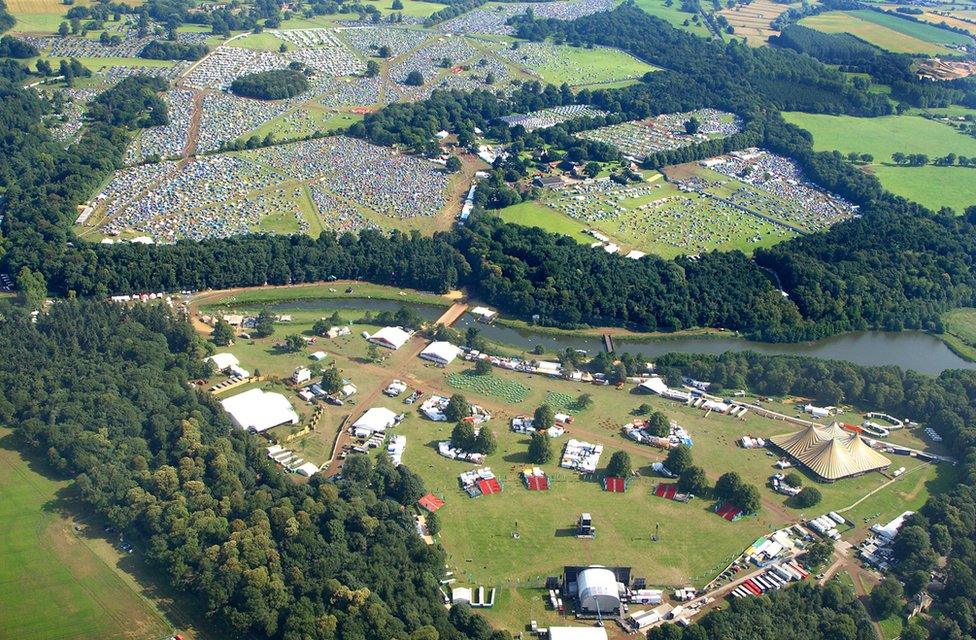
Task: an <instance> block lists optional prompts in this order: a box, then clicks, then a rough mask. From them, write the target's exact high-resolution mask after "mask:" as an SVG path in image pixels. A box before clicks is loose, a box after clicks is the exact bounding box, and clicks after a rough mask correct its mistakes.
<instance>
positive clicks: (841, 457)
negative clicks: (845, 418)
mask: <svg viewBox="0 0 976 640" xmlns="http://www.w3.org/2000/svg"><path fill="white" fill-rule="evenodd" d="M769 442H771V443H772V444H774V445H775V446H776V447H778V448H779V449H782V450H783V451H784V452H785V453H787V454H788V455H790V456H792V457H793V458H795V459H796V460H797V462H799V463H800V464H802V465H803V466H805V467H807V468H808V469H810V471H812V472H813V473H815V474H817V475H818V476H820V477H821V478H822V479H823V480H825V481H827V482H833V481H835V480H839V479H841V478H847V477H850V476H856V475H860V474H862V473H867V472H868V471H874V470H875V469H883V468H885V467H887V466H888V465H890V464H891V460H889V459H888V458H886V457H884V456H883V455H881V454H880V453H878V452H877V451H875V450H874V449H872V448H871V447H869V446H868V445H867V443H865V442H864V440H863V439H862V438H861V436H859V435H858V434H856V433H851V432H849V431H845V430H844V429H842V428H841V426H840V424H838V423H837V422H834V423H833V424H831V425H830V426H828V427H821V426H818V425H810V426H807V427H805V428H804V429H801V430H800V431H795V432H793V433H787V434H784V435H780V436H773V437H772V438H769Z"/></svg>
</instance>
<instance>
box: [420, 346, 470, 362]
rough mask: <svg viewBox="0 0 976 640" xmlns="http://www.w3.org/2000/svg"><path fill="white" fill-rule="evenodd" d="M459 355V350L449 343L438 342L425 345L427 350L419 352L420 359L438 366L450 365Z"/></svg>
mask: <svg viewBox="0 0 976 640" xmlns="http://www.w3.org/2000/svg"><path fill="white" fill-rule="evenodd" d="M460 353H461V349H459V348H458V347H455V346H454V345H453V344H451V343H450V342H443V341H440V342H431V343H430V344H429V345H427V348H426V349H424V350H423V351H421V352H420V357H421V358H423V359H425V360H432V361H434V362H439V363H440V364H450V363H451V362H453V361H454V359H455V358H457V357H458V355H459V354H460Z"/></svg>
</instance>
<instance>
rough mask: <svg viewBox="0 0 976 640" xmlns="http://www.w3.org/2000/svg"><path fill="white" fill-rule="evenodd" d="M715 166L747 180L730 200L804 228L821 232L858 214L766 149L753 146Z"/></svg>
mask: <svg viewBox="0 0 976 640" xmlns="http://www.w3.org/2000/svg"><path fill="white" fill-rule="evenodd" d="M723 160H724V162H722V163H720V164H715V165H713V166H712V168H713V169H714V170H715V171H717V172H719V173H721V174H723V175H726V176H729V177H731V178H735V179H736V180H738V181H740V182H742V183H745V184H746V185H748V187H745V188H739V189H737V190H736V191H735V192H733V194H732V195H731V196H730V198H729V199H730V200H731V201H732V202H734V203H736V204H738V205H740V206H743V207H746V208H749V209H758V210H761V211H768V212H770V215H771V217H773V218H775V219H778V220H782V221H784V222H786V223H788V224H790V225H791V226H793V227H795V228H799V229H801V230H803V231H808V232H813V231H822V230H823V229H826V228H827V227H829V226H831V225H833V224H836V223H838V222H841V221H843V220H847V219H849V218H851V217H852V216H854V215H855V214H856V213H857V209H858V208H857V206H856V205H854V204H852V203H850V202H848V201H847V200H845V199H844V198H842V197H840V196H838V195H835V194H832V193H830V192H828V191H826V190H824V189H822V188H820V187H819V186H817V185H815V184H814V183H812V182H810V181H809V180H807V179H806V178H805V177H804V176H803V171H802V170H801V169H800V167H799V166H798V165H797V164H796V162H794V161H793V160H791V159H789V158H786V157H784V156H780V155H776V154H775V153H770V152H768V151H765V150H759V149H750V150H747V151H742V152H733V153H732V154H730V155H728V156H723Z"/></svg>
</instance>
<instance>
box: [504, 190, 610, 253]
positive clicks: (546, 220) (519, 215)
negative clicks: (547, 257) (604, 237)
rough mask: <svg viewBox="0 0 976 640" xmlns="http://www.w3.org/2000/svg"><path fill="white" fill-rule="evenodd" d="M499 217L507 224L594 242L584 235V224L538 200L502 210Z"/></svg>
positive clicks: (587, 242) (579, 240)
mask: <svg viewBox="0 0 976 640" xmlns="http://www.w3.org/2000/svg"><path fill="white" fill-rule="evenodd" d="M498 215H499V217H500V218H501V219H502V220H504V221H505V222H512V223H515V224H520V225H522V226H525V227H538V228H539V229H545V230H546V231H549V232H551V233H561V234H563V235H565V236H570V237H571V238H573V239H574V240H576V241H578V242H581V243H586V244H589V243H590V242H593V237H592V236H588V235H586V234H585V233H583V228H584V227H585V225H584V224H583V223H582V222H580V221H579V220H573V219H572V218H570V217H569V216H567V215H564V214H562V213H560V212H558V211H556V210H554V209H552V208H550V207H547V206H546V205H544V204H542V203H541V202H539V201H538V200H529V201H526V202H520V203H519V204H516V205H513V206H511V207H506V208H504V209H501V210H500V211H499V212H498Z"/></svg>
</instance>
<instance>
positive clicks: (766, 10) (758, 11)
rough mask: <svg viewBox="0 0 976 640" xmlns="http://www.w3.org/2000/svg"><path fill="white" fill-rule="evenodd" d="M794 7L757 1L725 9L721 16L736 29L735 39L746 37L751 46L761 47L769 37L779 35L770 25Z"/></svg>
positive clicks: (766, 0)
mask: <svg viewBox="0 0 976 640" xmlns="http://www.w3.org/2000/svg"><path fill="white" fill-rule="evenodd" d="M792 6H795V5H789V4H781V3H778V2H771V0H756V1H755V2H751V3H749V4H746V5H742V4H737V5H735V7H733V8H731V9H723V10H722V11H720V12H719V14H720V15H723V16H725V17H726V19H727V20H728V21H729V24H730V25H732V26H733V27H734V28H735V34H734V37H736V38H740V37H742V36H745V38H746V40H747V41H748V42H749V44H751V45H753V46H759V45H763V44H766V41H767V39H768V38H769V36H771V35H777V34H778V33H779V32H778V31H776V30H775V29H773V28H772V27H771V26H770V25H771V24H772V22H773V20H775V19H776V18H778V17H779V15H780V14H782V13H784V12H785V11H787V10H788V9H790V8H791V7H792Z"/></svg>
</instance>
